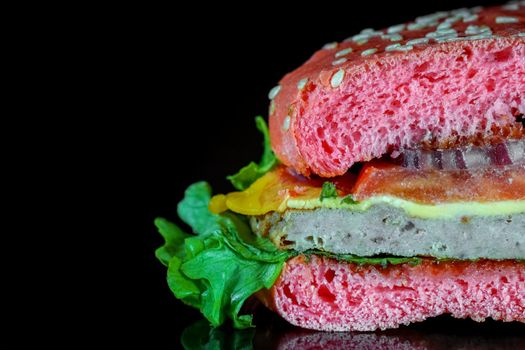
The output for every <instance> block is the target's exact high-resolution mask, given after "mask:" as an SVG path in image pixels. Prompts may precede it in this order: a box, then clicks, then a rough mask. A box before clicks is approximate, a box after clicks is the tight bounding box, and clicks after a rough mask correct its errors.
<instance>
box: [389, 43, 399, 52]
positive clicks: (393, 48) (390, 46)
mask: <svg viewBox="0 0 525 350" xmlns="http://www.w3.org/2000/svg"><path fill="white" fill-rule="evenodd" d="M398 47H401V44H392V45H388V46H387V47H385V51H394V50H395V49H397V48H398Z"/></svg>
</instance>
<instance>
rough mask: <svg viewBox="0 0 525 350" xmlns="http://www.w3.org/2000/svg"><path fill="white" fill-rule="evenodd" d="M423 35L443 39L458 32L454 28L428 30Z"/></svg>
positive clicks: (455, 35) (454, 35) (451, 36)
mask: <svg viewBox="0 0 525 350" xmlns="http://www.w3.org/2000/svg"><path fill="white" fill-rule="evenodd" d="M425 36H426V37H427V38H431V39H444V38H453V37H457V36H458V33H457V32H456V30H455V29H442V30H438V31H435V32H429V33H427V34H426V35H425Z"/></svg>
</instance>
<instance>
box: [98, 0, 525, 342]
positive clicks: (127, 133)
mask: <svg viewBox="0 0 525 350" xmlns="http://www.w3.org/2000/svg"><path fill="white" fill-rule="evenodd" d="M356 3H357V2H355V1H346V2H343V3H341V4H336V3H335V2H318V3H317V4H315V5H311V4H307V3H306V2H303V3H299V4H296V5H295V6H296V7H294V8H293V7H291V8H289V9H283V4H280V5H277V4H272V3H269V2H258V3H253V4H252V3H250V4H248V2H246V3H245V4H244V5H243V4H242V3H241V5H236V6H233V5H226V4H224V3H221V4H220V5H217V4H216V5H212V6H209V5H205V4H204V3H192V4H189V3H185V4H184V6H182V5H181V6H180V7H179V8H177V7H175V8H172V7H169V8H168V7H159V8H153V7H148V8H141V7H137V8H134V9H131V10H130V11H123V12H122V13H121V14H120V19H121V20H122V22H121V23H122V24H121V25H120V24H119V28H117V29H116V31H114V32H113V33H114V37H113V36H112V37H111V39H110V40H109V41H110V42H111V44H110V46H111V45H114V47H113V48H115V47H116V48H119V47H125V51H126V54H125V55H122V56H120V58H119V59H118V60H117V61H116V62H112V64H113V65H114V66H115V67H117V68H118V71H119V72H120V73H119V74H116V75H115V76H113V77H112V78H113V79H115V80H119V81H118V86H119V87H122V91H115V93H118V94H120V93H123V94H124V95H126V96H125V97H124V98H123V99H122V100H119V103H121V104H122V106H116V107H115V112H116V114H117V115H119V117H118V119H119V123H118V127H117V129H116V135H117V137H116V138H115V139H114V145H113V146H114V147H112V149H111V151H108V153H109V157H108V158H106V159H109V160H108V165H107V169H108V170H107V172H106V175H107V176H108V177H109V178H110V179H111V180H112V181H113V188H112V190H111V193H112V194H114V195H115V196H114V198H115V200H114V201H112V200H111V201H109V202H108V203H104V205H109V206H110V209H111V210H112V213H113V214H111V215H113V217H114V219H115V220H118V223H119V225H117V227H118V228H117V229H116V231H115V229H114V228H113V226H112V227H111V232H108V233H107V234H108V237H110V238H117V239H116V240H117V241H118V242H119V243H118V244H119V245H120V249H122V253H123V254H124V252H125V255H126V256H127V258H126V259H131V261H129V262H128V263H126V264H124V263H123V262H122V260H119V262H116V263H115V264H114V265H113V268H112V269H108V270H110V273H109V276H110V278H112V279H113V282H116V281H118V283H115V284H113V285H115V287H114V290H111V291H109V290H108V291H107V292H106V293H107V295H106V296H105V299H106V301H108V302H109V304H110V305H111V306H110V308H111V309H112V310H113V311H115V312H116V313H118V315H119V317H120V319H122V320H125V321H126V324H127V325H128V327H129V328H128V332H127V333H128V334H127V337H128V338H129V337H131V338H133V337H138V336H146V337H147V338H148V339H150V340H151V341H154V340H167V341H168V342H169V343H170V344H171V345H170V346H169V347H170V348H177V347H178V346H179V345H178V344H179V342H178V339H179V336H180V333H181V331H182V329H183V328H184V327H186V326H187V325H189V324H190V323H191V322H193V321H195V320H198V319H199V314H198V313H197V312H196V311H194V310H192V309H190V308H187V307H185V306H183V305H182V304H181V303H180V302H178V301H177V300H176V299H175V298H174V297H173V295H172V294H171V292H170V291H169V288H168V286H167V284H166V282H165V272H166V271H165V267H164V266H162V265H161V264H160V263H159V262H158V261H157V260H156V259H155V257H154V250H155V248H156V247H158V246H159V245H161V243H162V240H161V237H160V236H159V235H158V234H157V233H156V231H155V228H154V227H153V219H154V218H155V217H157V216H163V217H166V218H169V219H171V220H175V221H176V220H177V219H176V204H177V203H178V201H180V200H181V199H182V195H183V192H184V189H185V188H186V187H187V186H188V185H189V184H191V183H193V182H195V181H198V180H207V181H208V182H210V183H211V185H212V187H213V188H214V190H215V191H216V192H226V191H229V190H231V188H230V186H229V184H228V183H227V181H226V180H225V177H226V175H229V174H232V173H234V172H236V171H237V170H238V169H239V168H240V167H242V166H243V165H245V164H247V163H248V162H249V161H251V160H257V159H258V157H259V156H260V154H261V149H262V148H261V138H260V135H259V133H258V131H257V130H256V129H255V126H254V117H255V116H256V115H263V116H264V117H265V118H266V117H267V108H268V98H267V94H268V91H269V90H270V89H271V88H272V87H273V86H275V85H276V84H277V82H278V81H279V79H280V78H281V77H282V76H283V75H284V74H285V73H287V72H289V71H291V70H293V69H294V68H295V67H297V66H299V65H300V64H302V63H303V62H304V61H305V60H306V59H308V58H309V56H310V55H311V54H312V53H313V52H315V51H316V50H318V49H319V48H320V47H322V46H323V45H324V44H325V43H328V42H332V41H341V40H343V39H345V38H346V37H348V36H350V35H353V34H355V33H357V32H359V31H360V30H361V29H363V28H366V27H372V28H383V27H387V26H389V25H393V24H397V23H401V22H406V21H409V20H411V19H413V18H414V17H416V16H418V15H424V14H428V13H432V12H435V11H438V10H448V9H454V8H459V7H472V6H476V5H480V4H482V5H488V4H497V3H498V2H497V1H420V2H417V1H392V2H388V3H385V4H381V3H378V2H372V1H363V2H359V5H356ZM500 3H501V2H500ZM123 67H125V68H123ZM118 89H120V88H118ZM113 135H114V134H113ZM110 169H111V170H110ZM113 170H114V171H113ZM112 198H113V197H112ZM120 223H122V226H120ZM108 227H109V226H108ZM108 289H109V287H108ZM270 319H271V317H270ZM271 322H272V323H275V322H278V321H276V320H275V319H272V321H271ZM447 324H450V325H451V327H453V328H454V331H458V328H459V329H460V328H461V327H465V329H472V324H471V323H469V322H463V323H462V322H452V321H450V319H448V318H445V319H444V321H441V322H437V323H436V322H434V323H432V324H431V325H432V328H435V327H442V328H444V329H447ZM515 329H516V327H514V328H512V329H511V328H503V333H505V332H507V331H511V330H512V331H513V330H515ZM521 330H523V328H521ZM482 331H483V332H486V331H487V327H485V328H483V329H482ZM500 331H501V329H500ZM488 332H490V327H489V328H488Z"/></svg>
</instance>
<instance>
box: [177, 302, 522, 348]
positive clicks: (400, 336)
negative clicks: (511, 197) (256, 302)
mask: <svg viewBox="0 0 525 350" xmlns="http://www.w3.org/2000/svg"><path fill="white" fill-rule="evenodd" d="M256 316H257V317H256V322H257V328H255V329H249V330H244V331H236V330H233V329H231V328H228V327H221V328H219V329H212V328H210V327H209V325H208V322H207V321H206V320H201V321H198V322H196V323H194V324H192V325H191V326H189V327H188V328H186V329H185V330H184V332H183V334H182V337H181V343H182V345H183V346H184V348H185V349H187V350H197V349H237V350H239V349H243V350H244V349H278V350H285V349H286V350H288V349H306V350H308V349H311V350H313V349H322V350H330V349H367V350H368V349H370V350H372V349H374V350H375V349H386V350H397V349H403V350H412V349H414V350H415V349H418V350H427V349H429V350H430V349H446V350H451V349H463V350H488V349H512V350H519V349H525V324H522V323H517V322H513V323H502V322H494V321H486V322H485V323H477V322H474V321H470V320H457V319H453V318H451V317H448V316H442V317H438V318H435V319H432V320H428V321H426V322H422V323H419V324H415V325H412V326H410V327H402V328H400V329H397V330H389V331H385V332H374V333H370V332H369V333H358V332H346V333H343V332H342V333H327V332H316V331H309V330H305V329H300V328H297V327H293V326H291V325H289V324H287V323H286V322H284V321H283V320H281V319H280V318H278V317H277V316H275V315H273V314H270V313H269V312H265V311H262V312H260V310H259V312H258V313H257V314H256Z"/></svg>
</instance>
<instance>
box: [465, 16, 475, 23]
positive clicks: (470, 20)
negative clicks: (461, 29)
mask: <svg viewBox="0 0 525 350" xmlns="http://www.w3.org/2000/svg"><path fill="white" fill-rule="evenodd" d="M477 19H478V15H470V16H467V17H463V22H465V23H466V22H473V21H475V20H477Z"/></svg>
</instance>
